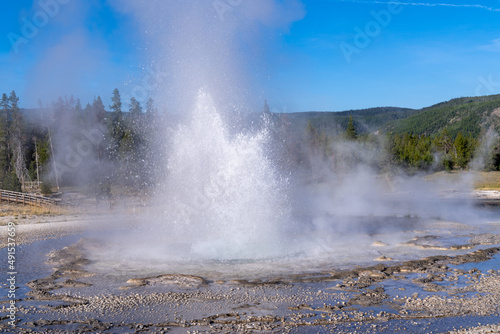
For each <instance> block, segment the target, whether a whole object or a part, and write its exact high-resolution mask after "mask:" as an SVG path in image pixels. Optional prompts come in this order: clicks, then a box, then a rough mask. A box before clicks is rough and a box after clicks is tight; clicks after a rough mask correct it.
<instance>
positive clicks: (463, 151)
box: [454, 132, 471, 169]
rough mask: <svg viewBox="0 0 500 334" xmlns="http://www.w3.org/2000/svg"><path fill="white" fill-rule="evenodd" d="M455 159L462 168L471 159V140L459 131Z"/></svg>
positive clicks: (455, 144)
mask: <svg viewBox="0 0 500 334" xmlns="http://www.w3.org/2000/svg"><path fill="white" fill-rule="evenodd" d="M454 146H455V161H456V164H457V165H458V166H459V167H460V168H462V169H463V168H466V167H467V164H468V163H469V161H470V159H471V147H470V142H469V140H467V138H466V137H464V136H463V135H462V132H459V133H458V135H457V138H456V139H455V143H454Z"/></svg>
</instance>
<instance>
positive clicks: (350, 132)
mask: <svg viewBox="0 0 500 334" xmlns="http://www.w3.org/2000/svg"><path fill="white" fill-rule="evenodd" d="M345 136H346V138H347V139H349V140H354V139H356V138H358V134H357V133H356V128H355V127H354V123H353V121H352V116H349V123H347V130H346V132H345Z"/></svg>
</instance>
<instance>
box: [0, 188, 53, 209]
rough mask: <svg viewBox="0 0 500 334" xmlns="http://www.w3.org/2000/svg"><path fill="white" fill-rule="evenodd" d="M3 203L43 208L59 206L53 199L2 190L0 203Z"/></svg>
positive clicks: (0, 191)
mask: <svg viewBox="0 0 500 334" xmlns="http://www.w3.org/2000/svg"><path fill="white" fill-rule="evenodd" d="M1 201H7V202H14V203H22V204H25V205H33V206H41V207H46V206H54V205H57V201H56V200H55V199H52V198H48V197H44V196H41V195H33V194H26V193H20V192H17V191H9V190H0V202H1Z"/></svg>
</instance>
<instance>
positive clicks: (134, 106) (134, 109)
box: [129, 97, 142, 116]
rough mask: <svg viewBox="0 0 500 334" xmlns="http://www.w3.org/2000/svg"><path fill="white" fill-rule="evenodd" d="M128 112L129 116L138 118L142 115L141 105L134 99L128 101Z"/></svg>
mask: <svg viewBox="0 0 500 334" xmlns="http://www.w3.org/2000/svg"><path fill="white" fill-rule="evenodd" d="M129 112H130V115H131V116H138V115H140V114H142V107H141V104H140V103H139V101H137V100H136V99H135V97H132V98H131V99H130V106H129Z"/></svg>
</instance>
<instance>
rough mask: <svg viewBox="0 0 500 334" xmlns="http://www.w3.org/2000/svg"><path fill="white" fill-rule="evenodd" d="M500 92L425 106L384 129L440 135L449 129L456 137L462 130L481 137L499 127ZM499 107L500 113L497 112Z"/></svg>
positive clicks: (398, 132)
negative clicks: (491, 129)
mask: <svg viewBox="0 0 500 334" xmlns="http://www.w3.org/2000/svg"><path fill="white" fill-rule="evenodd" d="M499 108H500V95H493V96H487V97H478V98H460V99H453V100H451V101H448V102H443V103H439V104H436V105H434V106H431V107H428V108H424V109H422V111H420V112H418V113H416V114H414V115H410V116H409V117H406V118H404V119H401V120H397V121H391V122H389V123H388V124H387V125H386V126H385V131H386V132H389V133H395V134H399V135H403V134H412V135H427V136H432V135H437V134H439V133H440V132H442V131H443V130H444V129H446V130H447V131H448V133H449V135H450V136H451V137H453V138H455V137H456V136H457V135H458V133H459V132H461V133H462V134H463V135H465V136H470V137H473V138H476V139H477V138H478V137H479V135H480V134H481V132H482V131H485V130H487V129H488V128H490V127H493V128H496V129H497V130H498V129H500V126H499V125H500V114H498V110H500V109H499ZM496 110H497V114H494V112H495V111H496Z"/></svg>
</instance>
